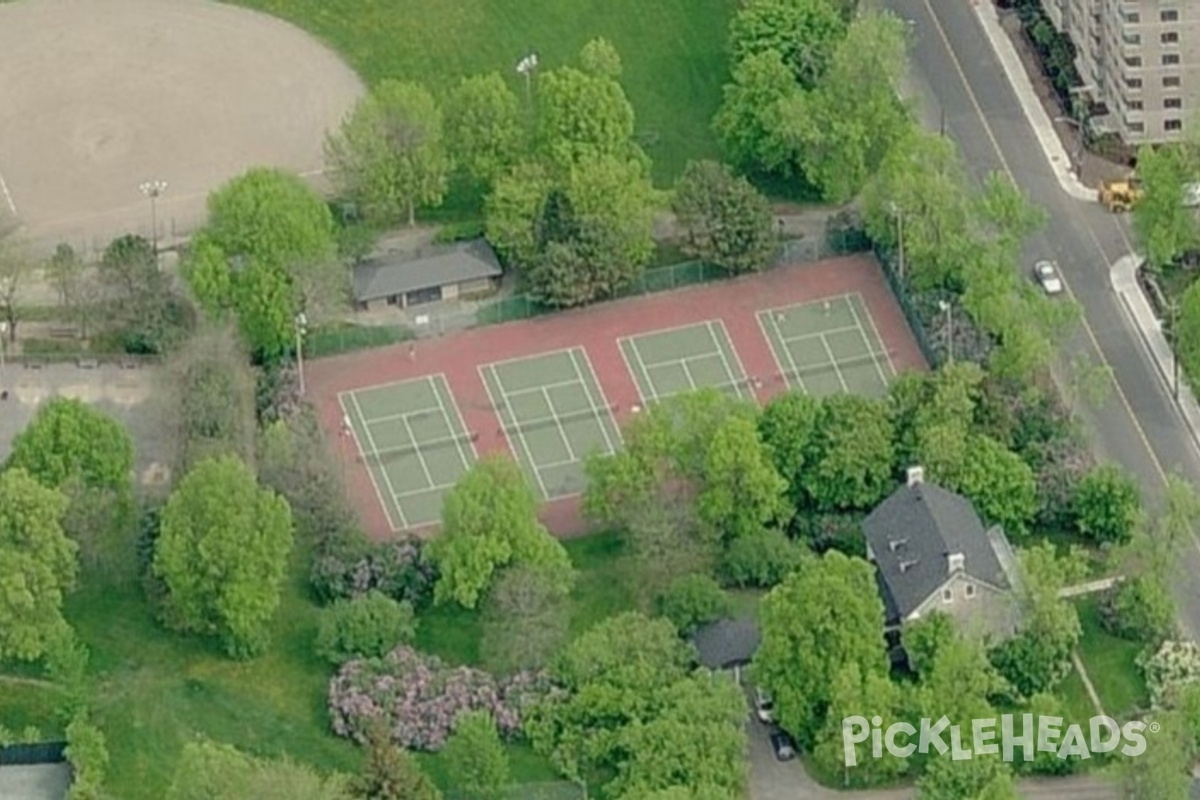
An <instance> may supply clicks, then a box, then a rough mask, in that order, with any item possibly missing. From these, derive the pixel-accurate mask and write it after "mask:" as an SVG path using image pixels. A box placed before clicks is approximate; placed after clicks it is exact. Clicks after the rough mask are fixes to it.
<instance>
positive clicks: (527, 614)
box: [479, 565, 571, 674]
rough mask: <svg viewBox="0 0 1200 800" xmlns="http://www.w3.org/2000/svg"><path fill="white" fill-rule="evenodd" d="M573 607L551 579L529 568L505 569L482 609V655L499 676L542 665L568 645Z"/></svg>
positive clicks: (564, 592)
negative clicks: (564, 645)
mask: <svg viewBox="0 0 1200 800" xmlns="http://www.w3.org/2000/svg"><path fill="white" fill-rule="evenodd" d="M570 622H571V604H570V602H568V594H567V592H566V591H564V587H563V586H561V585H559V584H557V583H555V581H554V580H553V576H550V575H546V574H545V573H543V572H541V571H539V570H537V569H536V568H534V567H530V566H525V565H522V566H516V567H510V568H507V569H504V570H503V571H501V572H500V574H499V575H497V576H496V578H495V580H494V582H493V583H492V586H491V589H490V590H489V591H488V596H487V601H486V603H485V605H484V614H483V636H482V637H481V639H480V642H479V651H480V654H481V655H482V656H483V660H484V662H485V663H486V664H487V665H488V667H489V668H491V669H493V670H495V671H496V672H499V673H504V674H507V673H511V672H516V671H518V670H522V669H536V668H539V667H543V666H545V665H546V663H547V662H549V661H550V658H551V657H552V656H553V655H554V654H555V653H556V652H558V650H559V648H561V647H562V646H563V644H565V643H566V641H567V639H568V635H569V632H570V630H569V626H570Z"/></svg>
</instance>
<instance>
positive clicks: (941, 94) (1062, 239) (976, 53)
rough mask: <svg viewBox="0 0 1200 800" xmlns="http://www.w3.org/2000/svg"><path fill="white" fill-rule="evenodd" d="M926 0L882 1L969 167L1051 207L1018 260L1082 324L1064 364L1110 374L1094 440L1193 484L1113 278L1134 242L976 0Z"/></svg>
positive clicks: (1107, 452)
mask: <svg viewBox="0 0 1200 800" xmlns="http://www.w3.org/2000/svg"><path fill="white" fill-rule="evenodd" d="M979 1H980V2H988V0H979ZM934 2H936V6H935V5H934ZM934 2H931V0H883V4H884V6H886V7H887V8H889V9H890V10H892V11H893V12H895V13H896V14H898V15H899V16H901V17H903V18H905V19H908V20H911V22H912V29H913V37H914V46H913V48H912V64H913V71H914V75H913V84H914V86H915V88H916V89H917V91H918V92H920V93H921V94H923V95H924V96H925V97H924V99H925V101H926V102H925V104H924V105H925V111H926V116H927V119H928V120H929V121H935V120H940V118H941V117H942V115H943V114H944V119H945V125H946V132H947V134H948V135H950V136H951V137H953V138H954V139H955V141H956V142H957V144H958V146H959V149H960V150H961V152H962V154H963V157H964V159H965V161H966V163H967V166H968V168H969V170H970V172H971V173H972V174H973V175H974V176H975V177H976V178H978V179H982V178H984V177H986V176H987V175H988V174H989V173H991V172H993V171H1001V172H1004V173H1007V174H1008V175H1009V176H1011V177H1012V179H1013V180H1014V181H1015V182H1016V183H1017V185H1018V186H1020V187H1021V188H1022V189H1023V190H1024V191H1025V192H1026V193H1027V194H1028V196H1029V197H1030V199H1031V200H1032V201H1033V202H1034V203H1036V204H1037V205H1039V206H1041V207H1043V208H1044V209H1046V211H1047V213H1048V214H1049V218H1050V222H1049V224H1048V225H1047V226H1046V229H1045V231H1044V232H1043V233H1041V234H1039V235H1037V236H1035V237H1033V238H1032V239H1031V241H1030V242H1029V243H1028V247H1027V252H1026V263H1028V264H1032V263H1033V261H1034V260H1035V259H1036V258H1053V259H1055V260H1057V261H1058V263H1059V266H1060V268H1061V270H1062V272H1063V274H1064V277H1065V279H1066V282H1067V284H1068V287H1069V290H1070V293H1071V294H1072V295H1073V296H1074V298H1075V299H1076V300H1077V301H1078V303H1079V304H1080V306H1081V308H1082V311H1083V322H1082V324H1081V325H1080V326H1079V328H1080V329H1079V330H1077V331H1076V332H1075V333H1074V334H1073V335H1072V336H1070V337H1069V338H1068V339H1067V341H1065V342H1064V343H1063V347H1062V352H1063V361H1064V363H1070V362H1077V361H1079V360H1080V359H1085V360H1086V361H1088V362H1090V363H1093V364H1097V365H1101V364H1107V365H1108V366H1109V367H1111V370H1112V374H1113V377H1114V379H1115V383H1114V385H1113V387H1112V391H1110V392H1108V393H1107V395H1108V396H1107V397H1106V398H1105V399H1104V400H1103V402H1101V403H1090V402H1084V401H1082V400H1081V401H1080V402H1079V403H1077V408H1076V410H1077V411H1078V413H1079V414H1080V416H1081V418H1082V419H1083V420H1084V422H1085V424H1086V425H1087V426H1088V428H1089V429H1090V433H1091V435H1092V440H1093V442H1094V443H1095V445H1096V447H1097V450H1098V451H1099V453H1100V454H1101V455H1102V456H1103V457H1105V458H1108V459H1111V460H1113V461H1115V462H1118V463H1120V464H1121V465H1122V466H1124V467H1125V468H1126V469H1127V470H1129V471H1130V472H1131V473H1132V474H1134V475H1135V476H1136V477H1137V478H1138V480H1139V482H1140V483H1141V485H1142V487H1143V490H1144V492H1145V494H1146V496H1147V498H1149V499H1150V500H1151V501H1152V502H1153V500H1154V499H1156V498H1157V497H1158V496H1159V495H1160V493H1161V489H1162V487H1163V482H1164V480H1165V476H1166V474H1167V473H1170V472H1178V473H1179V474H1180V475H1182V476H1184V477H1186V478H1188V479H1189V480H1191V481H1192V482H1193V483H1198V484H1200V455H1198V454H1197V451H1196V448H1195V446H1194V444H1193V442H1192V440H1191V438H1190V436H1189V434H1188V432H1187V430H1186V429H1185V428H1184V426H1183V423H1182V421H1181V420H1180V418H1179V416H1178V413H1177V412H1176V410H1175V407H1174V404H1173V401H1172V399H1171V397H1170V395H1169V394H1168V392H1167V391H1166V389H1165V387H1164V386H1163V385H1162V382H1161V380H1160V379H1159V377H1158V374H1157V373H1156V371H1155V368H1154V366H1153V364H1152V363H1151V361H1150V357H1149V355H1148V354H1147V353H1146V351H1145V349H1144V346H1143V345H1142V343H1141V340H1140V338H1139V335H1138V333H1137V332H1136V331H1135V330H1134V329H1133V328H1132V326H1131V325H1130V323H1129V322H1128V320H1127V318H1126V316H1125V315H1124V314H1123V313H1122V310H1121V308H1120V307H1119V306H1118V302H1119V301H1118V299H1117V297H1116V295H1115V294H1114V292H1113V291H1112V289H1111V286H1110V284H1109V277H1108V271H1109V267H1110V266H1111V264H1112V262H1113V261H1115V260H1116V259H1118V258H1120V257H1122V256H1124V255H1126V254H1128V253H1129V252H1130V251H1131V250H1133V244H1132V242H1131V236H1130V233H1129V229H1128V227H1127V222H1126V220H1124V219H1123V218H1121V217H1117V216H1114V215H1112V214H1110V213H1108V212H1107V211H1105V210H1104V209H1103V208H1101V207H1100V206H1099V205H1098V204H1095V203H1086V202H1083V201H1080V200H1077V199H1074V198H1072V197H1071V196H1069V195H1068V194H1066V193H1065V192H1064V191H1063V189H1062V187H1061V186H1060V185H1059V183H1058V180H1057V178H1056V177H1055V175H1054V174H1053V172H1052V170H1051V168H1050V165H1049V163H1048V162H1047V160H1046V157H1045V155H1044V154H1043V152H1042V150H1041V147H1040V145H1039V142H1038V139H1037V136H1036V135H1035V133H1034V130H1033V128H1032V126H1031V124H1030V122H1029V120H1028V118H1027V117H1026V115H1025V113H1024V111H1023V109H1022V107H1021V104H1020V101H1019V100H1018V99H1017V96H1016V94H1015V92H1014V90H1013V88H1012V86H1010V84H1009V82H1008V80H1007V78H1006V76H1005V72H1004V69H1003V67H1002V65H1001V63H1000V61H999V59H998V58H997V57H996V54H995V51H994V49H993V47H992V45H991V43H990V41H989V40H988V38H987V37H986V35H985V33H984V30H983V28H982V25H981V23H980V21H979V17H978V12H977V11H976V10H975V7H974V6H973V4H971V3H966V2H942V1H941V0H934ZM935 7H936V13H935ZM935 125H936V122H935ZM1185 558H1186V563H1185V564H1184V569H1183V570H1182V572H1183V573H1184V574H1185V575H1191V574H1197V573H1200V541H1195V540H1194V541H1193V546H1192V547H1189V548H1188V550H1187V553H1186V557H1185ZM1177 594H1178V599H1179V601H1180V622H1181V624H1182V625H1183V626H1184V627H1185V629H1187V630H1188V632H1189V633H1190V634H1191V635H1193V636H1196V635H1197V634H1200V593H1197V592H1196V591H1195V589H1194V588H1193V587H1192V586H1191V585H1180V586H1179V587H1178V591H1177Z"/></svg>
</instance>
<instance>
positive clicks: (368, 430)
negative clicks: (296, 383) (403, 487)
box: [338, 392, 408, 531]
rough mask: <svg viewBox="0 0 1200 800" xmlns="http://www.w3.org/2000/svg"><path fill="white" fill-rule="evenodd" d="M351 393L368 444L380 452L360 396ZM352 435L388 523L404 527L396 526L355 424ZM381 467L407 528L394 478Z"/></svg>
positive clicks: (347, 415) (351, 430) (393, 528)
mask: <svg viewBox="0 0 1200 800" xmlns="http://www.w3.org/2000/svg"><path fill="white" fill-rule="evenodd" d="M349 395H350V402H352V403H353V404H354V413H355V414H356V415H357V416H358V421H359V422H360V423H362V427H363V433H364V434H365V435H366V437H367V444H369V445H370V446H371V450H372V451H373V452H375V453H378V452H379V450H378V449H376V447H375V440H374V438H373V437H372V436H371V428H370V426H369V425H367V423H366V421H365V419H364V417H363V413H362V409H361V408H360V407H359V405H358V398H357V397H356V396H355V395H354V392H349ZM342 398H343V395H342V394H339V395H338V404H339V405H340V406H341V407H342V413H343V415H344V416H346V417H349V416H350V414H349V413H348V412H347V411H346V404H345V403H344V402H343V399H342ZM350 435H351V436H353V437H354V444H355V445H356V446H357V447H358V454H359V456H360V457H361V458H362V461H363V467H364V468H365V469H366V470H367V475H369V476H370V477H371V485H372V486H374V487H375V494H376V496H377V497H378V498H379V505H381V506H383V513H384V515H385V516H386V517H387V520H388V524H389V525H391V526H392V530H394V531H398V530H402V528H398V527H396V520H394V519H392V512H391V509H389V508H388V504H387V503H385V502H384V501H383V492H382V491H381V490H380V488H379V483H378V482H377V481H376V480H375V471H374V470H373V469H371V464H370V462H368V461H367V454H366V453H365V452H364V451H363V447H362V443H361V442H359V441H358V433H357V432H356V431H355V430H354V426H353V425H351V426H350ZM379 469H380V471H381V472H382V473H383V479H384V481H385V482H386V483H387V485H388V492H390V493H391V495H392V505H394V506H395V507H396V513H397V514H399V515H400V524H401V525H402V526H403V528H407V527H408V520H406V519H405V518H404V511H403V510H402V509H401V508H400V503H399V502H397V501H396V487H394V486H392V479H391V478H389V477H388V474H387V470H386V469H383V465H382V464H380V465H379Z"/></svg>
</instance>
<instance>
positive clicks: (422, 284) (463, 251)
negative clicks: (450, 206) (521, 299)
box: [354, 239, 502, 311]
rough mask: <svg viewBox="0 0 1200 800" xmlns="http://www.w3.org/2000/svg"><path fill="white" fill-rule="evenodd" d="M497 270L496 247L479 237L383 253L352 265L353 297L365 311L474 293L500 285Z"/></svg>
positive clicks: (490, 289) (478, 294)
mask: <svg viewBox="0 0 1200 800" xmlns="http://www.w3.org/2000/svg"><path fill="white" fill-rule="evenodd" d="M501 272H502V270H501V268H500V262H499V260H498V259H497V258H496V254H495V252H494V251H493V250H492V248H491V247H490V246H489V245H488V243H487V242H486V241H484V240H483V239H473V240H471V241H468V242H458V243H455V244H450V245H434V246H431V247H429V248H425V249H422V250H419V251H416V252H409V253H384V254H379V255H375V256H371V257H369V258H367V259H365V260H363V261H361V262H360V263H358V264H357V265H356V266H355V267H354V300H355V302H356V303H357V305H358V308H359V309H360V310H362V311H367V310H373V309H376V308H380V307H384V306H395V307H397V308H408V307H409V306H416V305H422V304H425V303H436V302H438V301H440V300H455V299H458V298H470V297H478V296H481V295H486V294H490V293H492V292H494V291H495V290H496V289H497V288H498V286H499V282H500V275H501Z"/></svg>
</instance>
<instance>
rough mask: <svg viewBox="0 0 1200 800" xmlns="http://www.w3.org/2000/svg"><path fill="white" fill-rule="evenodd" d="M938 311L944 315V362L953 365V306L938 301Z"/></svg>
mask: <svg viewBox="0 0 1200 800" xmlns="http://www.w3.org/2000/svg"><path fill="white" fill-rule="evenodd" d="M938 310H940V311H941V312H942V313H943V314H945V315H946V360H948V361H949V362H950V363H951V364H953V363H954V306H952V305H950V304H949V303H947V302H946V301H945V300H938Z"/></svg>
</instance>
